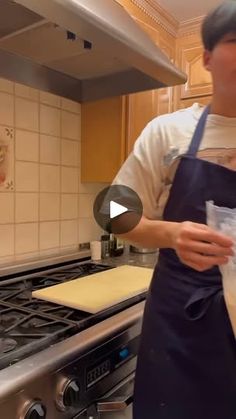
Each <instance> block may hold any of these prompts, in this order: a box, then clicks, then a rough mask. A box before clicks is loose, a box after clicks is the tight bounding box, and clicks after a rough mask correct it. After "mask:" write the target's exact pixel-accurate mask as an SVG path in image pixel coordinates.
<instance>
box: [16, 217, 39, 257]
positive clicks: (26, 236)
mask: <svg viewBox="0 0 236 419" xmlns="http://www.w3.org/2000/svg"><path fill="white" fill-rule="evenodd" d="M38 234H39V233H38V223H25V224H16V226H15V251H16V254H21V253H28V252H35V251H37V250H38Z"/></svg>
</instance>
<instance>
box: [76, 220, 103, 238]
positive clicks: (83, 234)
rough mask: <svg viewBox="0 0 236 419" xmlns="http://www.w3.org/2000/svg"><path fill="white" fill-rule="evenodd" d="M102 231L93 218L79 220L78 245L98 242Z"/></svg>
mask: <svg viewBox="0 0 236 419" xmlns="http://www.w3.org/2000/svg"><path fill="white" fill-rule="evenodd" d="M101 235H102V229H101V228H100V227H99V226H98V225H97V223H96V221H95V220H94V219H93V218H79V243H87V242H90V241H92V240H100V238H101Z"/></svg>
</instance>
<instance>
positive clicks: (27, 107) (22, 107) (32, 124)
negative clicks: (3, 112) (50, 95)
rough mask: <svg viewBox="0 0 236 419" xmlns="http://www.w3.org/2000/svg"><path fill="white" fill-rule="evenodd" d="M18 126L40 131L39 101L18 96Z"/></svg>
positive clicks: (16, 106)
mask: <svg viewBox="0 0 236 419" xmlns="http://www.w3.org/2000/svg"><path fill="white" fill-rule="evenodd" d="M15 108H16V128H22V129H28V130H30V131H36V132H38V131H39V105H38V103H37V102H33V101H31V100H27V99H22V98H19V97H16V100H15Z"/></svg>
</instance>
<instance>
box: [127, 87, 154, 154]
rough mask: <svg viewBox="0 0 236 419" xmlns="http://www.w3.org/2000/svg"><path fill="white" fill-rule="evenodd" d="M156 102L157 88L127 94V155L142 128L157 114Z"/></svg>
mask: <svg viewBox="0 0 236 419" xmlns="http://www.w3.org/2000/svg"><path fill="white" fill-rule="evenodd" d="M157 102H158V94H157V90H149V91H148V92H141V93H134V94H132V95H129V97H128V101H127V116H128V118H127V121H128V122H127V140H126V155H127V156H128V155H129V153H130V152H131V151H132V149H133V145H134V143H135V141H136V139H137V138H138V136H139V135H140V133H141V132H142V130H143V128H144V127H145V126H146V125H147V123H148V122H149V121H151V120H152V119H153V118H155V116H156V115H157Z"/></svg>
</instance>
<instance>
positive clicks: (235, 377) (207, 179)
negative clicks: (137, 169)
mask: <svg viewBox="0 0 236 419" xmlns="http://www.w3.org/2000/svg"><path fill="white" fill-rule="evenodd" d="M208 112H209V109H208V107H207V108H205V110H204V112H203V113H202V115H201V118H200V119H199V122H198V124H197V127H196V130H195V132H194V135H193V138H192V141H191V144H190V147H189V150H188V152H187V153H186V154H185V155H184V156H183V157H182V158H181V161H180V163H179V166H178V168H177V171H176V175H175V178H174V182H173V185H172V188H171V192H170V196H169V199H168V202H167V205H166V207H165V211H164V214H163V219H164V220H166V221H174V222H182V221H186V220H188V221H192V222H196V223H203V224H206V210H205V203H206V201H208V200H213V201H214V203H215V204H216V205H218V206H225V207H229V208H235V207H236V171H233V170H231V169H228V168H226V167H223V166H220V165H218V164H215V163H211V162H208V161H205V160H201V159H199V158H197V157H196V153H197V151H198V148H199V145H200V142H201V139H202V136H203V132H204V128H205V123H206V119H207V115H208ZM235 418H236V344H235V339H234V335H233V331H232V327H231V323H230V320H229V317H228V313H227V309H226V306H225V302H224V298H223V292H222V281H221V274H220V271H219V269H218V267H216V266H215V267H213V268H211V269H209V270H206V271H204V272H201V273H200V272H198V271H196V270H194V269H192V268H190V267H188V266H186V265H184V264H183V263H182V262H181V261H180V260H179V258H178V256H177V254H176V253H175V251H174V250H172V249H161V250H160V256H159V261H158V264H157V266H156V267H155V270H154V274H153V278H152V282H151V286H150V291H149V294H148V298H147V302H146V306H145V312H144V319H143V331H142V338H141V345H140V351H139V356H138V364H137V372H136V383H135V396H134V419H235Z"/></svg>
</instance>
